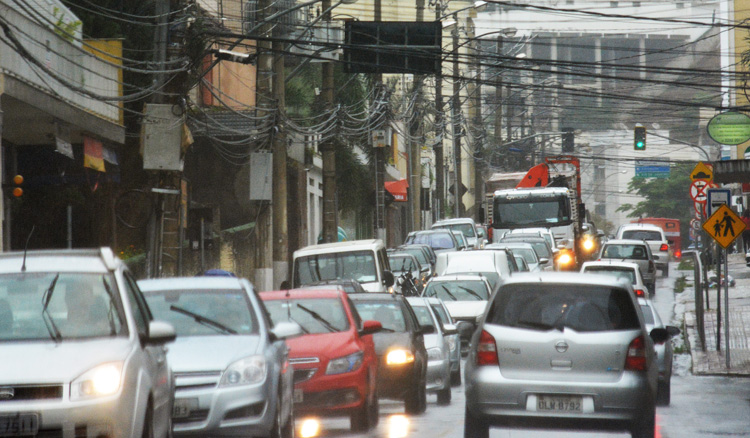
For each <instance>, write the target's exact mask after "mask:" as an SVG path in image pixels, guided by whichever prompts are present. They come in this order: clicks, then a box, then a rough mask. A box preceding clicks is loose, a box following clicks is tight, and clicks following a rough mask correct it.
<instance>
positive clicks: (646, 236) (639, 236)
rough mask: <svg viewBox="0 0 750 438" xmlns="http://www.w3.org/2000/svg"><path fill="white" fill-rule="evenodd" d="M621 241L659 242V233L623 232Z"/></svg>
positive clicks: (648, 231) (646, 231) (647, 231)
mask: <svg viewBox="0 0 750 438" xmlns="http://www.w3.org/2000/svg"><path fill="white" fill-rule="evenodd" d="M622 238H623V239H633V240H658V241H660V242H661V240H662V238H661V233H660V232H658V231H651V230H625V231H623V232H622Z"/></svg>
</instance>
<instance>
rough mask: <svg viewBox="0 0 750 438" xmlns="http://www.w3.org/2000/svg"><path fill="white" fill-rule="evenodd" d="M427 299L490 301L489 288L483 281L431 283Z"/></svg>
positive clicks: (428, 285) (425, 291) (427, 289)
mask: <svg viewBox="0 0 750 438" xmlns="http://www.w3.org/2000/svg"><path fill="white" fill-rule="evenodd" d="M422 295H424V296H426V297H437V298H440V299H441V300H443V301H485V300H487V299H489V292H488V291H487V286H486V285H485V283H484V282H483V281H481V280H461V281H431V282H429V283H427V286H426V287H425V290H424V293H423V294H422Z"/></svg>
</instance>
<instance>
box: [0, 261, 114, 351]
mask: <svg viewBox="0 0 750 438" xmlns="http://www.w3.org/2000/svg"><path fill="white" fill-rule="evenodd" d="M113 284H114V279H113V277H112V275H110V274H90V273H57V272H43V273H17V274H4V275H0V341H19V340H24V341H28V340H34V341H35V340H50V339H52V340H55V341H64V340H66V339H74V338H97V337H108V336H120V335H126V334H127V325H126V324H125V318H124V316H123V315H124V314H123V311H122V303H121V301H120V298H119V295H118V294H117V293H116V291H117V289H116V288H115V287H114V286H113Z"/></svg>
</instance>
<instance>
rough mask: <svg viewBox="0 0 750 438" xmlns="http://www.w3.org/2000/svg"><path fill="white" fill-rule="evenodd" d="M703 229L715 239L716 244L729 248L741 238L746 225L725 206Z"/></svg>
mask: <svg viewBox="0 0 750 438" xmlns="http://www.w3.org/2000/svg"><path fill="white" fill-rule="evenodd" d="M703 229H704V230H706V232H707V233H708V235H709V236H711V237H713V238H714V240H715V241H716V243H718V244H719V245H721V246H722V247H723V248H727V247H729V245H731V244H732V242H734V239H736V238H738V237H740V235H741V234H742V231H743V230H744V229H745V223H744V222H742V219H740V217H739V216H737V214H736V213H735V212H733V211H732V209H731V208H729V207H727V205H726V204H724V205H722V206H721V207H719V208H718V209H717V210H716V212H715V213H714V214H712V215H711V217H709V218H708V220H707V221H706V222H705V223H704V224H703Z"/></svg>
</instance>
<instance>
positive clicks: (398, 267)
mask: <svg viewBox="0 0 750 438" xmlns="http://www.w3.org/2000/svg"><path fill="white" fill-rule="evenodd" d="M388 263H390V265H391V271H394V272H406V271H411V272H417V271H419V266H417V264H416V263H414V259H412V258H411V257H398V256H389V257H388Z"/></svg>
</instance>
